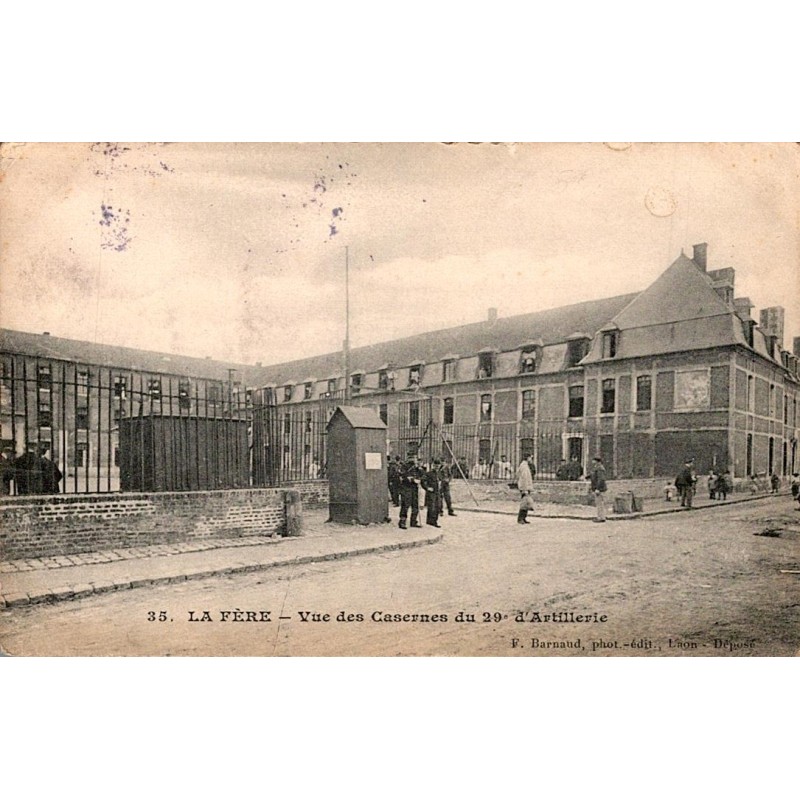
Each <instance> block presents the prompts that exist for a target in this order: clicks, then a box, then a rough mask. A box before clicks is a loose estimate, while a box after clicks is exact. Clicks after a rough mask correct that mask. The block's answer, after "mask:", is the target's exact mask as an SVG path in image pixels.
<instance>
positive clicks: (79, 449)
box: [72, 442, 89, 467]
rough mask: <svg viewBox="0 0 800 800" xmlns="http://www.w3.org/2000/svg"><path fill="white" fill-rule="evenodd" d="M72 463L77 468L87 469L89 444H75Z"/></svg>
mask: <svg viewBox="0 0 800 800" xmlns="http://www.w3.org/2000/svg"><path fill="white" fill-rule="evenodd" d="M72 463H73V466H75V467H85V466H87V465H88V463H89V445H88V443H87V442H77V443H76V444H75V453H74V459H73V462H72Z"/></svg>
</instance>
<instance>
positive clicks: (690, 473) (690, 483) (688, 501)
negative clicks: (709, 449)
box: [675, 458, 697, 508]
mask: <svg viewBox="0 0 800 800" xmlns="http://www.w3.org/2000/svg"><path fill="white" fill-rule="evenodd" d="M696 483H697V473H696V472H695V471H694V459H693V458H687V459H686V463H685V464H684V466H683V469H682V470H681V471H680V472H679V473H678V477H677V478H675V486H677V487H678V493H679V494H680V496H681V506H682V507H684V508H692V500H693V499H694V487H695V484H696Z"/></svg>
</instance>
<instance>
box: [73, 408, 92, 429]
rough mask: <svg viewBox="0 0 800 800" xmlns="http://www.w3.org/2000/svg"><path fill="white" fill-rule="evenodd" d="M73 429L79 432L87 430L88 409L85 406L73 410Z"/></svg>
mask: <svg viewBox="0 0 800 800" xmlns="http://www.w3.org/2000/svg"><path fill="white" fill-rule="evenodd" d="M75 427H76V428H77V429H78V430H79V431H88V430H89V409H88V407H87V406H82V407H80V408H77V409H75Z"/></svg>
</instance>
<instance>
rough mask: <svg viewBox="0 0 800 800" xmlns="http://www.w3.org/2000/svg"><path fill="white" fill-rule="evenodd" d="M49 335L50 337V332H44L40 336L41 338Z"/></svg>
mask: <svg viewBox="0 0 800 800" xmlns="http://www.w3.org/2000/svg"><path fill="white" fill-rule="evenodd" d="M49 335H50V331H45V332H44V333H43V334H42V336H49Z"/></svg>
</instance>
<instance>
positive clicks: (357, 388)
mask: <svg viewBox="0 0 800 800" xmlns="http://www.w3.org/2000/svg"><path fill="white" fill-rule="evenodd" d="M362 377H363V376H362V375H361V373H360V372H356V373H354V374H352V375H351V376H350V391H351V392H352V394H359V393H360V392H361V380H362Z"/></svg>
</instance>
